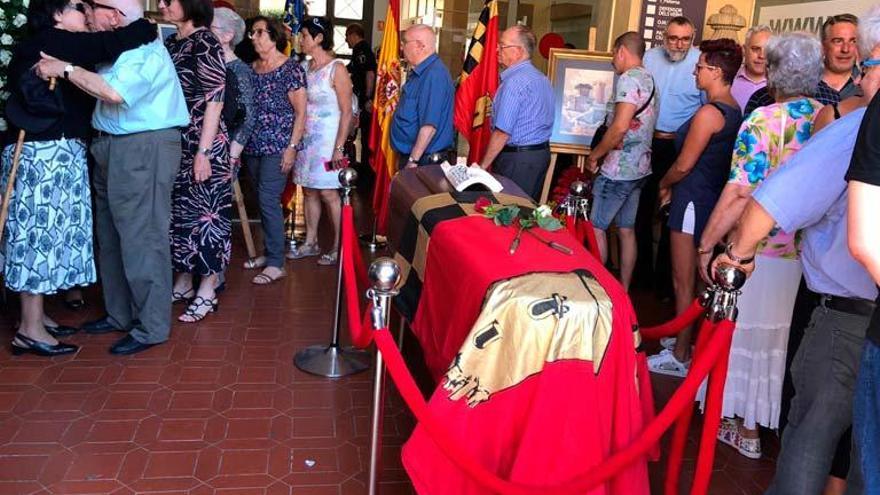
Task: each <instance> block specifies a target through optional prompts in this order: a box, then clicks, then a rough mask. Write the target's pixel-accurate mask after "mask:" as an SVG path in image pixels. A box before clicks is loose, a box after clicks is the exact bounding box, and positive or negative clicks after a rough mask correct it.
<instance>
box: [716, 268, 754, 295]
mask: <svg viewBox="0 0 880 495" xmlns="http://www.w3.org/2000/svg"><path fill="white" fill-rule="evenodd" d="M715 283H716V284H718V287H720V288H721V289H723V290H726V291H738V290H740V289H741V288H742V286H743V285H745V283H746V272H744V271H742V270H740V269H739V268H737V267H735V266H731V265H720V266H719V267H718V268H717V269H716V270H715Z"/></svg>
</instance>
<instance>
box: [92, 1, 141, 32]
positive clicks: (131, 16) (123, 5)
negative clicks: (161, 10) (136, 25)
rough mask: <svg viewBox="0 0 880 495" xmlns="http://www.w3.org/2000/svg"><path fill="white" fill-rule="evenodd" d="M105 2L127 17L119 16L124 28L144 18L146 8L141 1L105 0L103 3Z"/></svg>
mask: <svg viewBox="0 0 880 495" xmlns="http://www.w3.org/2000/svg"><path fill="white" fill-rule="evenodd" d="M104 2H106V3H107V5H109V6H111V7H116V8H117V9H119V10H120V11H121V12H122V13H124V14H125V17H122V16H119V17H120V19H119V22H120V25H122V26H128V25H129V24H131V23H132V22H134V21H136V20H138V19H140V18H142V17H143V16H144V6H143V4H142V3H141V2H140V1H139V0H104V1H103V2H101V3H104Z"/></svg>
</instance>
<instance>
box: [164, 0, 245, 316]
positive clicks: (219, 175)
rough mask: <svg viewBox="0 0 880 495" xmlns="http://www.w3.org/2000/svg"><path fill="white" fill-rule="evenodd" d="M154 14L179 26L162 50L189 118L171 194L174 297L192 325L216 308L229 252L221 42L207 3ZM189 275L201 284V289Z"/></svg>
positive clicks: (169, 3)
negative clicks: (177, 80) (183, 306)
mask: <svg viewBox="0 0 880 495" xmlns="http://www.w3.org/2000/svg"><path fill="white" fill-rule="evenodd" d="M159 9H160V10H161V12H162V15H163V17H164V19H165V20H166V21H168V22H171V23H173V24H174V25H176V26H177V33H175V34H173V35H171V36H170V37H168V39H167V40H165V46H166V47H167V48H168V52H169V53H170V54H171V59H172V60H173V61H174V66H175V68H176V69H177V76H178V77H179V78H180V85H181V87H182V88H183V95H184V97H185V98H186V105H187V107H188V108H189V112H190V123H189V127H187V128H186V130H185V131H184V132H183V134H182V135H181V141H182V143H181V144H182V147H183V158H182V159H181V162H180V169H179V170H178V173H177V178H176V179H175V181H174V189H173V191H172V193H171V260H172V263H173V266H174V271H175V272H177V276H176V279H175V281H174V287H173V289H172V291H173V292H172V298H173V300H174V302H183V301H187V302H190V304H189V306H188V307H187V309H186V311H185V312H184V313H183V314H182V315H180V317H179V318H178V319H179V320H180V321H183V322H187V323H192V322H196V321H200V320H201V319H203V318H204V317H205V316H206V315H207V314H208V313H211V312H213V311H215V310H216V309H217V296H216V293H215V291H214V288H215V286H216V285H217V277H218V275H219V274H220V273H222V272H223V270H224V269H225V268H226V265H227V264H228V263H229V256H230V254H231V250H232V224H231V220H232V218H231V217H232V169H231V166H230V163H229V139H228V137H227V134H226V125H225V123H224V122H223V121H222V120H221V118H220V114H221V112H222V110H223V96H224V90H225V88H226V64H225V62H224V60H223V48H222V47H221V45H220V41H218V40H217V37H216V36H214V33H212V32H211V31H210V30H209V29H208V28H209V27H210V26H211V21H212V20H213V18H214V7H213V5H212V4H211V2H210V0H162V1H161V2H160V3H159ZM193 275H198V276H199V277H200V282H199V287H198V290H196V289H195V288H194V286H193Z"/></svg>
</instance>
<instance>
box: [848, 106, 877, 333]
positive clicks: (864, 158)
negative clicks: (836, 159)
mask: <svg viewBox="0 0 880 495" xmlns="http://www.w3.org/2000/svg"><path fill="white" fill-rule="evenodd" d="M878 133H880V93H878V94H876V95H874V98H873V99H872V100H871V103H870V104H869V105H868V108H867V110H865V117H864V118H863V119H862V123H861V127H859V134H858V137H856V144H855V147H854V148H853V155H852V161H851V162H850V164H849V170H848V171H847V173H846V180H848V181H852V180H855V181H859V182H864V183H865V184H870V185H872V186H880V140H878V139H877V136H878ZM875 228H876V227H875ZM877 303H878V304H880V297H878V299H877ZM865 338H867V339H870V340H871V342H873V343H874V344H876V345H880V311H877V310H876V309H875V310H874V316H873V317H872V318H871V323H870V325H868V330H867V333H866V334H865Z"/></svg>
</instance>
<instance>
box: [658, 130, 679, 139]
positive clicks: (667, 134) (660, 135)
mask: <svg viewBox="0 0 880 495" xmlns="http://www.w3.org/2000/svg"><path fill="white" fill-rule="evenodd" d="M654 139H675V133H674V132H666V131H654Z"/></svg>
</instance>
